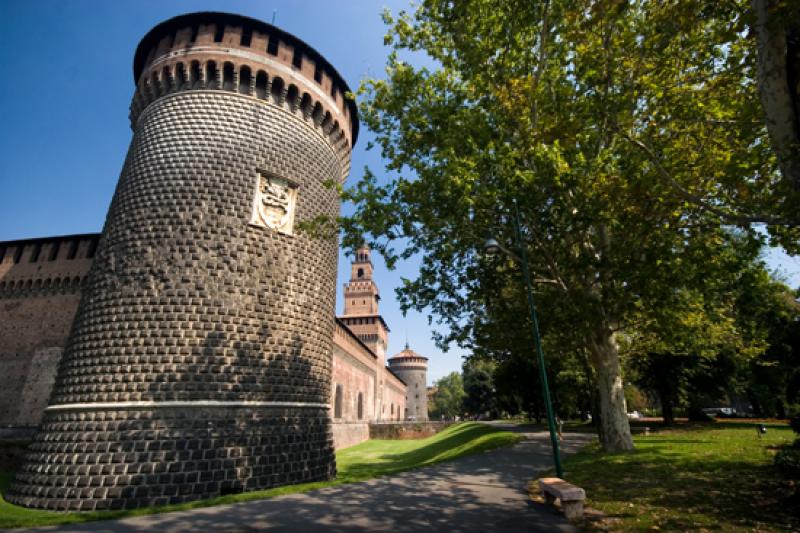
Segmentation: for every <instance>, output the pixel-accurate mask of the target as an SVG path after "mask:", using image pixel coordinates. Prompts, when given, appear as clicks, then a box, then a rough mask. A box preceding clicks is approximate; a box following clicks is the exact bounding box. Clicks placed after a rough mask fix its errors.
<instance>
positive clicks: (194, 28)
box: [189, 26, 200, 43]
mask: <svg viewBox="0 0 800 533" xmlns="http://www.w3.org/2000/svg"><path fill="white" fill-rule="evenodd" d="M199 30H200V26H192V36H191V37H189V42H190V43H193V42H195V41H196V40H197V32H198V31H199Z"/></svg>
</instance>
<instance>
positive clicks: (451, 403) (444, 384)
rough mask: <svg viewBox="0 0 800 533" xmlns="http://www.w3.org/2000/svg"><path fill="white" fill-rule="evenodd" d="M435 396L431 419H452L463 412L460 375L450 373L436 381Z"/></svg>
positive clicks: (462, 383)
mask: <svg viewBox="0 0 800 533" xmlns="http://www.w3.org/2000/svg"><path fill="white" fill-rule="evenodd" d="M435 387H436V394H434V396H433V404H432V405H431V409H430V418H431V419H434V420H436V419H441V418H443V417H444V418H448V419H453V418H455V417H456V416H458V415H460V414H461V413H462V411H463V410H464V407H463V404H464V396H466V394H465V393H464V382H463V380H462V379H461V374H460V373H458V372H450V373H449V374H448V375H446V376H445V377H443V378H441V379H439V380H437V381H436V384H435Z"/></svg>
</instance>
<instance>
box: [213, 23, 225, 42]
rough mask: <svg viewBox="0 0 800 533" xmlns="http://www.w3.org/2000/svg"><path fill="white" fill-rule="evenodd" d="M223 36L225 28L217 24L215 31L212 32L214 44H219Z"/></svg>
mask: <svg viewBox="0 0 800 533" xmlns="http://www.w3.org/2000/svg"><path fill="white" fill-rule="evenodd" d="M224 36H225V26H224V25H223V24H217V31H215V32H214V42H215V43H221V42H222V38H223V37H224Z"/></svg>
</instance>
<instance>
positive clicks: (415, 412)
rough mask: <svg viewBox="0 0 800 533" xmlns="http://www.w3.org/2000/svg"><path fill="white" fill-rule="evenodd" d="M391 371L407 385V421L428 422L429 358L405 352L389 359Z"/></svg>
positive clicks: (407, 349)
mask: <svg viewBox="0 0 800 533" xmlns="http://www.w3.org/2000/svg"><path fill="white" fill-rule="evenodd" d="M389 369H390V370H391V371H392V372H394V374H396V375H397V376H399V377H400V379H402V380H403V381H404V382H405V383H406V416H405V418H406V419H407V420H428V358H427V357H425V356H422V355H420V354H418V353H417V352H415V351H414V350H412V349H411V348H410V347H409V346H408V343H406V347H405V350H403V351H402V352H400V353H398V354H396V355H394V356H393V357H392V358H391V359H389Z"/></svg>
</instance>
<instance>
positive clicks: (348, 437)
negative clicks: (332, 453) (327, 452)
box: [331, 422, 369, 450]
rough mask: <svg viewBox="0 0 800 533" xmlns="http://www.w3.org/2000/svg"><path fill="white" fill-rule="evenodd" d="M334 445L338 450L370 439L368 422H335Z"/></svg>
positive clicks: (333, 426)
mask: <svg viewBox="0 0 800 533" xmlns="http://www.w3.org/2000/svg"><path fill="white" fill-rule="evenodd" d="M331 428H332V429H333V446H334V448H336V449H337V450H340V449H342V448H349V447H350V446H355V445H356V444H359V443H361V442H364V441H365V440H369V423H368V422H333V423H332V424H331Z"/></svg>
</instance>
